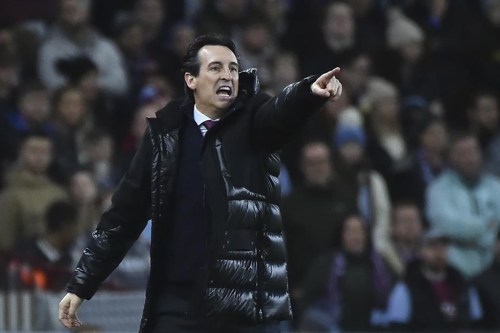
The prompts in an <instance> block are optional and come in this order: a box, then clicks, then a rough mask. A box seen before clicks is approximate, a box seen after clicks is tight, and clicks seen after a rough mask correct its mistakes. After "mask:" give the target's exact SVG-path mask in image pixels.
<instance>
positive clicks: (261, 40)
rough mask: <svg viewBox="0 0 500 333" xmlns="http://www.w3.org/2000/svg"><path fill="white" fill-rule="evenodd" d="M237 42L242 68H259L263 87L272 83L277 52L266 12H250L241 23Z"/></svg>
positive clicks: (265, 87)
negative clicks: (273, 63) (273, 65)
mask: <svg viewBox="0 0 500 333" xmlns="http://www.w3.org/2000/svg"><path fill="white" fill-rule="evenodd" d="M235 43H236V45H237V47H238V50H240V51H239V52H240V54H239V56H240V66H241V68H244V69H246V68H258V70H259V78H260V82H261V84H262V88H263V89H267V88H268V87H269V85H270V83H271V80H272V78H271V72H272V61H273V58H274V56H275V53H276V48H275V44H276V43H275V40H274V32H273V31H272V29H271V25H270V24H269V21H268V18H267V17H266V16H265V14H264V13H260V12H253V13H249V14H248V17H247V18H246V19H245V20H244V21H243V23H242V24H241V33H240V34H239V38H236V39H235Z"/></svg>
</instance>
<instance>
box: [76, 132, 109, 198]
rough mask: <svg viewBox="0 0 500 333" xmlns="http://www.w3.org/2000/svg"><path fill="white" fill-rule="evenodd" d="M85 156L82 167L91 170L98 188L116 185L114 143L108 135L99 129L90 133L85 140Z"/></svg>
mask: <svg viewBox="0 0 500 333" xmlns="http://www.w3.org/2000/svg"><path fill="white" fill-rule="evenodd" d="M83 155H84V156H83V158H82V165H83V166H84V167H86V168H87V169H88V170H90V172H91V173H92V176H93V178H94V179H95V180H96V182H97V186H98V188H107V187H113V186H114V185H116V183H117V181H118V179H117V174H116V166H115V162H114V142H113V138H112V137H111V136H110V135H109V134H108V133H106V132H104V131H101V130H98V129H94V130H92V131H90V132H88V133H87V135H86V136H85V138H84V143H83Z"/></svg>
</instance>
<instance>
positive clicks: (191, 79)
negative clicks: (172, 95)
mask: <svg viewBox="0 0 500 333" xmlns="http://www.w3.org/2000/svg"><path fill="white" fill-rule="evenodd" d="M184 81H185V82H186V85H187V86H188V88H189V89H191V90H195V89H196V76H194V75H192V74H191V73H188V72H186V73H184Z"/></svg>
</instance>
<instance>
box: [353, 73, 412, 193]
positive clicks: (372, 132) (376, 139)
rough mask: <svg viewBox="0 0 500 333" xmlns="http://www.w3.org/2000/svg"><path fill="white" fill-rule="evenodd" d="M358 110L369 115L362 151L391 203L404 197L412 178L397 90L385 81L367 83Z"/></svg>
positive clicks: (377, 79)
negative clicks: (382, 181)
mask: <svg viewBox="0 0 500 333" xmlns="http://www.w3.org/2000/svg"><path fill="white" fill-rule="evenodd" d="M360 106H361V108H362V109H364V110H366V111H368V112H369V115H368V121H367V123H366V128H367V137H368V139H367V147H366V151H367V153H368V156H369V158H370V161H371V162H372V164H373V167H374V169H375V170H377V171H378V172H380V173H381V174H382V176H383V177H384V178H385V180H386V181H387V186H388V187H389V193H390V194H391V198H392V199H395V198H399V197H406V195H407V194H408V191H409V190H410V189H409V188H408V186H407V184H409V183H411V180H412V179H413V177H414V175H413V174H412V156H411V152H410V151H409V149H408V146H407V142H406V140H405V135H404V134H403V131H402V124H401V121H400V117H399V93H398V91H397V88H396V87H395V86H394V85H393V84H391V83H389V82H388V81H386V80H383V79H379V78H374V79H371V80H370V82H369V83H368V86H367V91H366V93H365V95H364V97H363V98H362V101H361V102H360Z"/></svg>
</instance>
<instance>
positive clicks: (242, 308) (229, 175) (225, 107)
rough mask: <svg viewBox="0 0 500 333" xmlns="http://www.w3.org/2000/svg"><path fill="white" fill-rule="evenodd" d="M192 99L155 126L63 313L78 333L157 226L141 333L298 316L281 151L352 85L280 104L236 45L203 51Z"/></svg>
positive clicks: (207, 44)
mask: <svg viewBox="0 0 500 333" xmlns="http://www.w3.org/2000/svg"><path fill="white" fill-rule="evenodd" d="M183 72H184V80H185V83H186V87H185V88H186V93H187V98H186V99H185V100H184V101H179V102H172V103H170V104H168V105H167V106H166V107H165V108H164V109H162V110H160V111H158V112H157V114H156V118H155V119H149V120H148V131H147V133H146V134H145V136H144V139H143V142H142V143H141V145H140V147H139V149H138V151H137V154H136V156H135V157H134V159H133V161H132V163H131V166H130V169H129V171H128V172H127V174H126V176H125V177H124V179H123V180H122V181H121V182H120V185H119V187H118V188H117V190H116V192H115V194H114V196H113V199H112V206H111V208H110V209H109V210H108V211H106V212H105V213H104V214H103V216H102V218H101V221H100V223H99V225H98V226H97V229H96V230H95V231H94V233H93V235H92V240H91V242H90V244H89V246H88V248H87V249H86V250H85V251H84V253H83V255H82V257H81V259H80V262H79V264H78V266H77V268H76V270H75V273H74V275H73V277H72V279H71V280H70V281H69V283H68V285H67V288H66V289H67V291H68V294H67V295H66V296H65V297H64V298H63V300H62V301H61V303H60V305H59V319H60V321H61V322H62V323H63V324H64V325H65V326H67V327H73V326H78V325H79V324H80V322H79V320H78V319H77V317H76V309H77V308H78V306H79V305H80V304H81V303H82V301H83V299H90V298H91V297H92V296H93V294H94V293H95V292H96V291H97V289H98V287H99V285H100V283H101V282H102V281H103V280H104V279H105V278H106V277H107V276H108V274H109V273H110V272H111V271H112V270H113V269H114V268H115V267H116V266H117V265H118V264H119V263H120V261H121V259H122V258H123V256H124V255H125V253H126V252H127V250H128V249H129V248H130V246H131V245H132V243H133V242H134V241H135V240H136V239H137V238H138V236H139V235H140V233H141V231H142V230H143V228H144V226H145V225H146V222H147V221H148V219H149V218H151V219H152V244H151V273H150V279H149V283H148V287H147V292H146V304H145V307H144V314H143V318H142V322H141V332H279V321H280V320H286V319H288V318H289V317H290V315H291V313H290V301H289V296H288V285H287V270H286V262H285V249H284V244H283V238H282V233H281V229H282V228H281V216H280V211H279V208H278V203H279V198H280V191H279V183H278V174H279V155H278V153H277V152H278V151H279V150H280V149H281V148H282V147H283V145H285V144H286V143H287V142H288V141H289V140H290V139H291V138H292V136H293V135H294V134H295V133H296V132H297V130H298V129H299V128H300V127H301V125H302V124H304V123H305V121H306V119H307V118H308V117H309V116H310V115H311V114H313V113H314V112H315V111H316V110H318V109H319V108H320V107H321V106H322V105H323V103H324V102H325V101H327V100H328V99H330V100H336V99H337V98H338V97H339V96H340V94H341V91H342V85H341V84H340V82H339V81H338V80H337V79H336V78H335V75H336V74H337V73H338V72H339V68H335V69H334V70H332V71H330V72H327V73H324V74H323V75H321V76H318V77H308V78H306V79H303V80H302V81H300V82H297V83H294V84H291V85H289V86H288V87H286V88H285V89H284V90H283V91H282V92H281V93H280V94H279V95H278V96H276V97H274V98H271V97H270V96H268V95H267V94H265V93H262V92H260V91H259V83H258V79H257V76H256V74H255V70H247V71H244V72H239V69H238V58H237V56H236V50H235V47H234V44H233V43H232V41H230V40H229V39H226V38H224V37H221V36H217V35H204V36H201V37H198V38H197V39H195V40H194V41H193V43H192V44H191V45H190V47H189V48H188V50H187V53H186V56H185V58H184V68H183Z"/></svg>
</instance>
